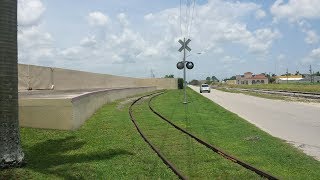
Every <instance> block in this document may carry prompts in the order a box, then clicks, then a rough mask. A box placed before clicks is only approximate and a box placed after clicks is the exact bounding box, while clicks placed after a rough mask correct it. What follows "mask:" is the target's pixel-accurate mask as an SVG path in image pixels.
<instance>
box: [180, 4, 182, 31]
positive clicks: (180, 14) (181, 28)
mask: <svg viewBox="0 0 320 180" xmlns="http://www.w3.org/2000/svg"><path fill="white" fill-rule="evenodd" d="M181 1H182V0H180V34H181V36H182V23H181V18H182V16H181Z"/></svg>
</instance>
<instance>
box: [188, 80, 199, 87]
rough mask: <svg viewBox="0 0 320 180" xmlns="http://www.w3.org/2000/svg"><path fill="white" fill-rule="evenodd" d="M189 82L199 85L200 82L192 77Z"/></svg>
mask: <svg viewBox="0 0 320 180" xmlns="http://www.w3.org/2000/svg"><path fill="white" fill-rule="evenodd" d="M189 84H191V85H194V86H197V85H200V82H199V81H198V80H196V79H193V80H192V81H190V83H189Z"/></svg>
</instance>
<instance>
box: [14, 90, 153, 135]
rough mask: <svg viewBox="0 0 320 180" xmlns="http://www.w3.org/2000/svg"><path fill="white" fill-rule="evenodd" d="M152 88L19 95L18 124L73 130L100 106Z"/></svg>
mask: <svg viewBox="0 0 320 180" xmlns="http://www.w3.org/2000/svg"><path fill="white" fill-rule="evenodd" d="M154 90H156V87H137V88H124V89H112V90H100V91H94V92H89V93H86V94H83V95H80V96H75V97H72V98H54V99H52V98H50V97H49V98H43V97H41V98H21V99H19V121H20V126H23V127H33V128H45V129H61V130H74V129H77V128H79V127H80V126H81V125H82V124H83V123H84V122H85V121H86V120H87V119H88V118H89V117H90V116H91V115H92V114H93V113H94V112H95V111H96V110H98V109H99V108H100V107H101V106H102V105H104V104H106V103H110V102H112V101H115V100H117V99H121V98H126V97H128V96H133V95H136V94H142V93H146V92H150V91H154Z"/></svg>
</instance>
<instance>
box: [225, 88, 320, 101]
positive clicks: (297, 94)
mask: <svg viewBox="0 0 320 180" xmlns="http://www.w3.org/2000/svg"><path fill="white" fill-rule="evenodd" d="M226 89H227V90H228V89H230V90H236V91H246V92H256V93H264V94H277V95H282V96H292V97H301V98H307V99H320V93H312V92H299V91H285V90H269V89H242V88H226Z"/></svg>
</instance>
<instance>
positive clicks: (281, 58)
mask: <svg viewBox="0 0 320 180" xmlns="http://www.w3.org/2000/svg"><path fill="white" fill-rule="evenodd" d="M285 58H286V55H284V54H279V56H278V57H277V60H278V61H282V60H284V59H285Z"/></svg>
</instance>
